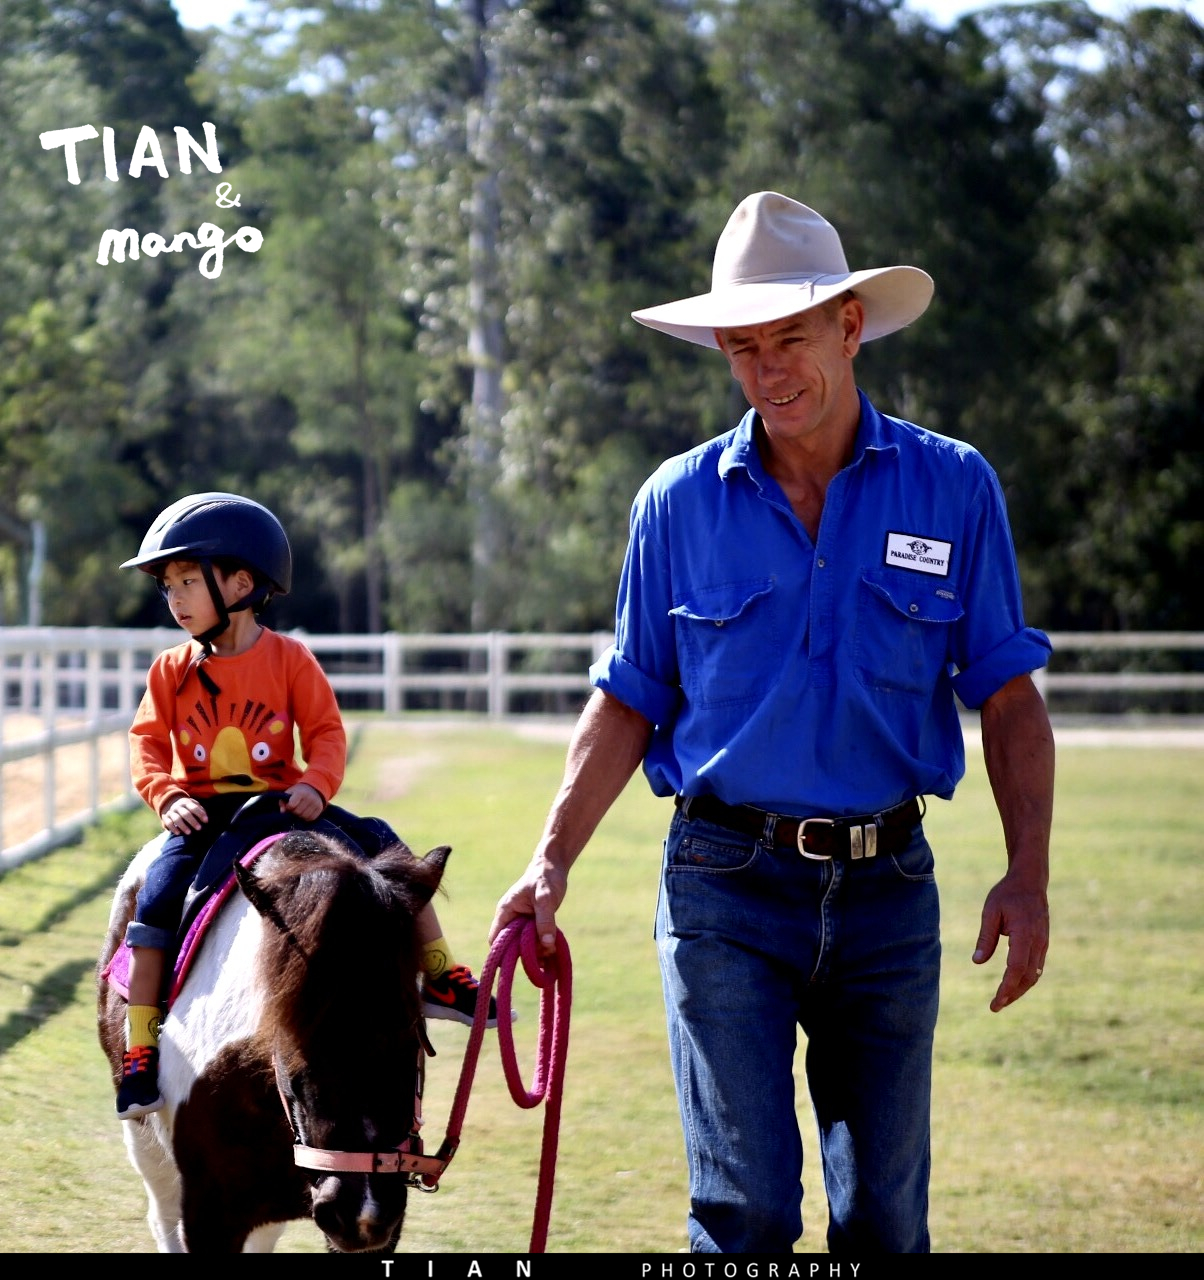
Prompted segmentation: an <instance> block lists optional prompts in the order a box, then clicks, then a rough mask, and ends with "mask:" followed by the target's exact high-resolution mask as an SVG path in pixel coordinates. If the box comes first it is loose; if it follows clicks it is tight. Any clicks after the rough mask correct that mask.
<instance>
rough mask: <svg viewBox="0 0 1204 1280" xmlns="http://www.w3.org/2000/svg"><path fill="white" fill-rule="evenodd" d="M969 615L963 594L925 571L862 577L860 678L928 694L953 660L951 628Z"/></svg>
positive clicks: (887, 688)
mask: <svg viewBox="0 0 1204 1280" xmlns="http://www.w3.org/2000/svg"><path fill="white" fill-rule="evenodd" d="M962 614H963V609H962V605H961V601H960V600H959V599H958V596H957V592H956V591H954V590H953V589H952V588H951V587H948V586H946V585H944V580H943V579H941V580H938V581H935V582H934V581H933V580H932V579H931V578H926V576H925V575H921V574H912V573H904V572H896V571H894V570H890V569H877V570H871V571H869V572H867V573H865V574H863V575H862V579H861V583H860V585H859V589H858V596H857V631H856V636H855V639H854V645H855V651H854V652H855V660H856V665H857V676H858V679H859V680H860V681H861V682H862V684H864V685H865V686H866V687H867V688H869V689H874V690H876V691H880V692H887V693H906V694H923V695H927V694H930V693H931V692H932V688H933V686H934V684H935V683H936V681H937V679H938V678H939V676H940V675H941V674H942V672H943V671H944V670H945V669H946V667H947V666H948V662H949V641H950V629H951V628H952V626H953V624H954V623H956V622H957V621H958V620H959V619H960V618H961V617H962Z"/></svg>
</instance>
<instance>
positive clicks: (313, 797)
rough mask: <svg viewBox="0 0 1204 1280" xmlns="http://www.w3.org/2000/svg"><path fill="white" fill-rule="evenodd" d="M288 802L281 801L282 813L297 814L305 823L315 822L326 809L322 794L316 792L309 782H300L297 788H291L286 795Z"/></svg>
mask: <svg viewBox="0 0 1204 1280" xmlns="http://www.w3.org/2000/svg"><path fill="white" fill-rule="evenodd" d="M286 794H287V795H288V799H287V800H281V802H280V811H281V813H292V814H296V816H297V817H298V818H300V819H301V820H302V821H303V822H315V821H317V819H318V818H320V817H321V816H322V810H323V809H325V808H326V801H325V800H323V799H322V793H321V792H320V791H316V790H315V789H314V788H313V787H311V786H310V785H309V783H308V782H298V783H297V784H296V786H293V787H290V788H289V789H288V791H287V793H286Z"/></svg>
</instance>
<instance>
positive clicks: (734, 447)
mask: <svg viewBox="0 0 1204 1280" xmlns="http://www.w3.org/2000/svg"><path fill="white" fill-rule="evenodd" d="M857 395H858V398H859V399H860V401H861V421H860V422H859V423H858V425H857V439H856V441H855V442H854V444H853V459H852V462H851V463H850V465H856V464H857V463H859V462H860V461H861V460H862V458H863V457H864V456H865V455H866V453H868V452H869V451H870V450H873V451H874V452H877V453H882V454H897V453H898V452H899V446H898V444H897V443H896V442H895V441H894V440H893V439H892V438H891V437H890V434H889V433H888V431H887V420H886V419H885V418H884V417H883V415H882V414H880V413H879V412H878V410H877V409H875V408H874V406H873V405H872V404H870V401H869V397H868V396H867V395H866V394H865V392H864V391H862V390H861V389H860V388H858V390H857ZM756 420H757V415H756V411H755V410H753V409H749V411H748V412H747V413H746V414H745V415H744V417H743V418H741V419H740V421H739V422H738V423H737V424H736V427H735V430H733V431H732V433H731V436H730V437H729V439H728V442H727V444H726V445H725V446H724V447H723V449H722V451H721V452H720V454H719V478H720V479H721V480H726V479H727V477H728V474H729V472H731V471H734V470H735V469H736V468H737V467H741V468H743V469H744V470H745V471H747V472H748V474H749V477H750V478H751V479H752V480H754V481H756V483H757V484H758V485H760V484H763V483H764V481H765V479H766V472H765V466H764V464H763V463H762V462H761V454H760V452H759V451H758V449H757V446H756V442H755V440H754V434H753V427H754V425H755V423H756Z"/></svg>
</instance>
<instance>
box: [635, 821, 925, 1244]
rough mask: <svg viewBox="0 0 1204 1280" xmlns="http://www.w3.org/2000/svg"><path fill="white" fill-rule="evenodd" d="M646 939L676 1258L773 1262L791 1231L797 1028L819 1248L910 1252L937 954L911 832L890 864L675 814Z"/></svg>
mask: <svg viewBox="0 0 1204 1280" xmlns="http://www.w3.org/2000/svg"><path fill="white" fill-rule="evenodd" d="M656 940H657V947H658V950H659V953H660V962H661V978H662V983H663V987H664V995H665V1010H666V1016H667V1020H668V1030H669V1047H670V1053H671V1055H672V1062H673V1073H674V1079H675V1082H676V1086H677V1096H678V1105H679V1108H680V1111H681V1121H682V1129H683V1132H684V1136H685V1144H686V1156H687V1161H688V1165H689V1178H690V1212H689V1219H688V1230H689V1238H690V1248H691V1250H692V1251H693V1252H700V1253H708V1252H711V1253H783V1252H790V1251H792V1249H793V1246H794V1244H795V1242H796V1241H797V1240H798V1238H799V1237H800V1236H801V1235H802V1211H801V1210H802V1196H803V1192H802V1165H803V1145H802V1138H801V1136H800V1132H799V1126H798V1121H797V1117H796V1112H795V1089H794V1074H793V1064H794V1057H795V1048H796V1044H797V1039H798V1028H799V1027H800V1026H801V1027H802V1029H803V1031H804V1033H805V1035H806V1037H807V1050H806V1067H807V1083H808V1088H809V1090H810V1093H811V1100H812V1105H813V1107H814V1111H815V1116H816V1121H817V1124H818V1128H819V1134H820V1149H821V1156H822V1160H823V1170H824V1183H825V1188H826V1191H827V1196H828V1203H829V1228H828V1246H829V1250H830V1252H832V1253H834V1254H841V1255H843V1256H846V1257H856V1256H862V1255H865V1254H873V1253H922V1252H927V1251H928V1249H929V1237H928V1226H927V1215H928V1174H929V1164H930V1160H929V1120H930V1099H931V1080H932V1040H933V1032H934V1029H935V1026H936V1015H937V1001H938V987H939V978H940V951H941V948H940V921H939V905H938V900H937V888H936V882H935V879H934V876H933V860H932V851H931V849H930V848H929V845H928V842H927V840H926V839H925V837H924V834H923V830H922V828H921V827H920V826H919V825H918V824H917V826H916V827H915V829H914V830H913V831H912V833H911V836H910V841H909V843H908V845H907V847H906V848H905V849H904V850H903V851H902V852H901V853H898V854H895V855H879V856H877V857H875V858H873V859H863V860H861V861H859V862H842V861H837V860H832V861H816V860H812V859H808V858H804V857H803V856H801V855H800V854H799V853H797V852H796V851H794V850H790V849H782V848H772V847H769V846H768V845H766V844H764V843H763V842H762V841H761V840H759V839H757V838H754V837H751V836H747V835H743V834H741V833H739V832H736V831H732V830H730V829H728V828H727V827H724V826H718V825H716V824H714V823H711V822H707V821H702V820H698V819H692V820H691V819H687V818H685V817H684V816H683V815H682V813H680V812H676V813H675V814H674V816H673V821H672V824H671V826H670V828H669V835H668V838H667V840H666V842H665V859H664V868H663V876H662V881H661V891H660V900H659V903H658V906H657V916H656Z"/></svg>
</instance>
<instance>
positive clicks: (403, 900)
mask: <svg viewBox="0 0 1204 1280" xmlns="http://www.w3.org/2000/svg"><path fill="white" fill-rule="evenodd" d="M159 843H160V841H159V840H157V839H156V840H153V841H151V842H150V844H149V845H147V846H146V847H145V848H143V850H141V852H140V853H139V854H138V855H137V856H136V857H135V858H134V859H133V861H132V862H131V864H130V866H129V867H128V868H127V870H126V872H125V874H124V875H123V876H122V879H121V881H120V883H119V884H118V887H117V891H116V894H115V896H114V900H113V905H112V910H111V913H110V919H109V929H108V934H107V936H106V939H105V942H104V945H103V947H102V949H101V953H100V959H99V965H98V969H97V973H98V1030H99V1037H100V1043H101V1047H102V1048H103V1050H104V1052H105V1054H106V1056H107V1057H108V1060H109V1064H110V1067H111V1069H112V1073H113V1084H114V1090H115V1089H116V1086H117V1082H118V1080H119V1078H120V1072H121V1056H122V1052H123V1049H124V1025H125V1001H124V999H123V998H122V997H121V995H120V994H119V993H118V992H116V991H115V990H114V989H113V987H112V985H111V984H110V983H109V982H108V981H107V980H105V979H104V977H103V975H104V973H105V970H106V969H107V967H108V964H109V961H110V960H111V959H112V957H113V955H114V953H115V951H116V949H117V948H118V947H119V946H120V945H121V944H122V941H123V938H124V933H125V926H126V924H127V923H128V921H129V920H130V919H132V917H133V910H134V898H135V895H136V892H137V889H138V886H139V884H140V883H141V880H142V878H143V877H144V874H145V868H146V866H147V865H148V863H149V861H150V859H151V858H152V857H153V856H154V855H155V854H156V853H157V852H158V847H159ZM264 843H265V844H267V845H268V847H267V848H266V850H265V851H264V852H263V853H262V854H261V855H260V856H259V857H258V859H257V861H255V862H254V863H253V865H249V866H240V867H238V868H237V869H238V872H239V877H238V878H239V888H240V889H241V890H242V892H241V893H230V894H229V895H228V897H227V898H226V901H225V903H224V905H222V907H221V908H220V910H219V911H218V913H217V916H216V918H215V920H214V923H213V924H212V925H211V926H210V927H209V930H208V932H207V933H206V935H205V937H204V939H203V941H202V943H201V949H200V952H199V955H198V956H197V958H196V960H195V962H194V963H193V964H192V965H191V967H190V968H189V969H188V970H187V973H186V975H185V977H184V980H183V983H182V985H181V986H180V987H179V990H178V992H177V993H176V996H175V999H174V1002H173V1003H172V1005H171V1008H170V1010H169V1012H168V1015H167V1017H166V1018H165V1020H164V1023H163V1027H162V1031H161V1033H160V1041H159V1048H160V1089H161V1091H162V1093H163V1096H164V1098H165V1100H166V1106H165V1108H164V1109H163V1110H161V1111H157V1112H153V1113H151V1114H150V1115H146V1116H143V1117H141V1118H140V1119H136V1120H129V1121H124V1122H122V1129H123V1130H124V1139H125V1145H126V1151H127V1154H128V1156H129V1159H130V1161H131V1163H132V1164H133V1166H134V1168H135V1170H136V1171H137V1172H138V1173H139V1174H140V1175H141V1177H142V1180H143V1183H144V1185H145V1188H146V1195H147V1201H148V1212H147V1222H148V1224H149V1226H150V1230H151V1234H152V1236H153V1237H154V1241H155V1244H156V1245H157V1247H158V1249H159V1251H160V1252H164V1253H180V1252H190V1253H237V1252H247V1253H264V1252H270V1251H271V1250H272V1249H273V1248H274V1247H275V1245H276V1243H277V1241H278V1240H279V1238H280V1235H281V1234H282V1233H283V1231H284V1228H285V1225H286V1224H287V1223H288V1222H290V1221H293V1220H296V1219H303V1218H312V1220H313V1221H314V1223H315V1224H316V1225H317V1227H318V1228H319V1229H320V1230H321V1231H322V1232H323V1234H324V1235H325V1237H326V1246H327V1250H328V1251H330V1252H340V1253H365V1252H368V1253H371V1252H378V1253H391V1252H393V1251H394V1250H395V1249H396V1246H397V1242H398V1239H399V1237H400V1235H401V1229H402V1223H403V1220H404V1217H405V1210H406V1197H407V1186H408V1185H420V1184H419V1183H418V1180H417V1179H416V1178H415V1177H414V1176H412V1175H409V1174H406V1173H405V1172H401V1171H400V1170H401V1169H402V1168H403V1167H404V1166H399V1165H398V1164H397V1163H396V1160H395V1162H394V1164H393V1165H392V1166H389V1165H388V1164H387V1163H382V1162H381V1161H380V1157H379V1156H360V1157H358V1162H357V1160H356V1159H355V1158H354V1157H353V1158H352V1159H351V1160H350V1164H348V1162H347V1161H344V1163H342V1164H340V1162H339V1159H337V1158H333V1157H346V1156H347V1155H348V1153H359V1152H374V1153H376V1152H381V1151H384V1152H387V1153H388V1154H389V1155H392V1156H393V1157H396V1156H397V1152H398V1151H403V1152H404V1151H407V1150H413V1149H415V1148H417V1149H418V1150H421V1142H420V1141H416V1140H417V1135H418V1128H419V1126H420V1125H421V1114H420V1110H421V1108H420V1098H421V1090H422V1075H423V1061H424V1059H423V1052H424V1049H426V1050H427V1051H429V1044H428V1042H427V1040H426V1033H425V1026H424V1023H423V1019H422V1009H421V1000H420V993H419V988H418V976H419V973H420V972H421V966H420V957H419V947H418V942H417V937H416V933H415V927H414V921H415V917H416V916H417V914H418V912H419V910H420V909H421V907H422V905H423V904H424V903H426V902H427V901H429V900H430V898H431V896H432V895H433V894H434V892H435V891H436V889H437V888H438V886H439V883H440V881H441V879H442V877H443V872H444V867H445V865H446V862H447V857H448V855H449V854H450V852H451V850H450V848H448V847H447V846H439V847H438V848H436V849H432V850H431V851H430V852H429V853H428V854H427V855H426V856H425V857H424V858H418V857H415V856H414V854H413V853H412V852H411V851H410V849H409V848H408V847H407V846H406V845H405V844H404V843H401V842H398V843H397V844H395V845H392V846H390V847H389V848H387V849H385V850H383V851H382V852H380V853H379V854H377V855H376V856H375V857H373V858H371V859H365V858H364V857H362V856H361V855H359V854H357V853H353V852H352V851H351V850H349V849H347V848H346V847H345V846H343V845H341V844H339V843H338V842H337V841H336V840H335V839H333V838H332V837H330V836H328V835H326V834H320V833H318V832H315V831H294V832H290V833H288V834H284V835H280V836H277V837H272V838H271V842H270V844H269V842H264ZM302 1152H307V1153H309V1155H310V1156H311V1157H312V1156H315V1155H316V1156H317V1157H319V1158H318V1159H310V1160H308V1161H306V1160H305V1159H303V1158H302V1156H301V1154H300V1153H302ZM328 1153H329V1154H330V1156H331V1157H332V1158H331V1159H329V1160H325V1161H324V1160H323V1159H322V1157H326V1156H327V1155H328ZM365 1161H366V1162H367V1163H365ZM299 1163H300V1165H305V1164H307V1163H308V1166H309V1167H308V1168H305V1167H299ZM332 1166H333V1167H332ZM348 1167H350V1168H352V1169H353V1170H355V1171H353V1172H342V1171H340V1170H345V1169H347V1168H348ZM410 1167H412V1165H411V1166H410ZM377 1168H391V1169H392V1170H397V1171H390V1172H380V1173H378V1172H366V1171H364V1170H366V1169H377Z"/></svg>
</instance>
